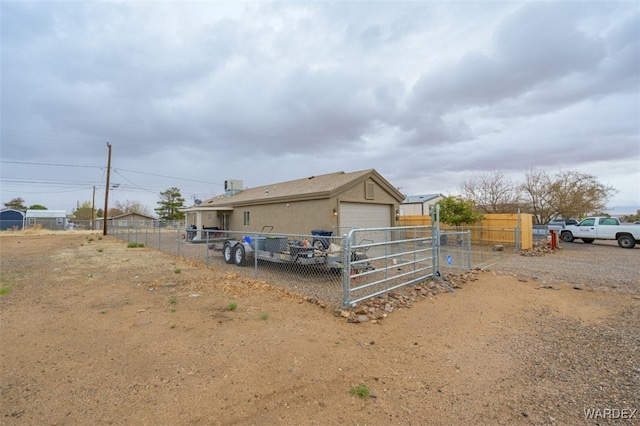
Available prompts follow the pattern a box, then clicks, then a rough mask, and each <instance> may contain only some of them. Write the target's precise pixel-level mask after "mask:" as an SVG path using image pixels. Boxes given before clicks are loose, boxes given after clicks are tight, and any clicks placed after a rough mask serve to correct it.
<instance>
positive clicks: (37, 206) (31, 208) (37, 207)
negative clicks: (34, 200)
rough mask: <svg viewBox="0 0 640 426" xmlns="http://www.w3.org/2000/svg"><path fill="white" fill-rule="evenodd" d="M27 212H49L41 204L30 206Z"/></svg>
mask: <svg viewBox="0 0 640 426" xmlns="http://www.w3.org/2000/svg"><path fill="white" fill-rule="evenodd" d="M29 210H49V209H48V208H46V207H45V206H43V205H42V204H31V205H30V206H29Z"/></svg>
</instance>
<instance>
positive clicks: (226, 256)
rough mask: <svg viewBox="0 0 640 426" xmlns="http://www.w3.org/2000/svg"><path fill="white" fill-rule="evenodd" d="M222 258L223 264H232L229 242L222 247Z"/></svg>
mask: <svg viewBox="0 0 640 426" xmlns="http://www.w3.org/2000/svg"><path fill="white" fill-rule="evenodd" d="M222 257H223V258H224V263H229V264H231V263H233V247H231V243H230V242H229V241H227V242H226V243H224V246H222Z"/></svg>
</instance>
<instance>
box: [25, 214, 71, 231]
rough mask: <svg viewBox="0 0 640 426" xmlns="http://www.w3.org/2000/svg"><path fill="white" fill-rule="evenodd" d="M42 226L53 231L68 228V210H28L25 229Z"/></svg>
mask: <svg viewBox="0 0 640 426" xmlns="http://www.w3.org/2000/svg"><path fill="white" fill-rule="evenodd" d="M36 225H40V226H42V227H43V228H45V229H51V230H52V231H61V230H64V229H66V228H67V212H66V210H27V214H26V215H25V228H32V227H34V226H36Z"/></svg>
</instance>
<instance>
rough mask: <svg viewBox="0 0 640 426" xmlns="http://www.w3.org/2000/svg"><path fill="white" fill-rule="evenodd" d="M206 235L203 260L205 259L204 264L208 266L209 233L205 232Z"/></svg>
mask: <svg viewBox="0 0 640 426" xmlns="http://www.w3.org/2000/svg"><path fill="white" fill-rule="evenodd" d="M205 232H206V233H207V242H206V244H207V247H206V248H205V253H206V254H205V259H206V263H207V265H208V264H209V231H208V230H207V231H205Z"/></svg>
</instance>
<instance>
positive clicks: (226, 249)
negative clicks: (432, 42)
mask: <svg viewBox="0 0 640 426" xmlns="http://www.w3.org/2000/svg"><path fill="white" fill-rule="evenodd" d="M314 243H315V244H314ZM366 251H367V250H366V249H361V250H352V252H351V261H354V260H364V259H366V256H367V255H366ZM222 257H223V259H224V261H225V263H228V264H234V263H235V264H236V265H237V266H246V265H248V264H250V263H251V261H252V260H255V259H257V260H263V261H267V262H273V263H288V264H298V265H313V266H321V267H325V268H327V269H331V270H340V269H342V267H343V255H342V248H341V247H340V246H338V245H336V244H330V243H326V244H325V243H324V241H323V243H321V244H318V243H317V242H316V241H313V242H310V243H309V242H307V241H306V240H302V241H301V240H289V239H288V237H286V236H272V235H270V236H266V237H249V236H246V237H244V239H242V240H239V239H226V240H225V241H224V242H223V244H222Z"/></svg>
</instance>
